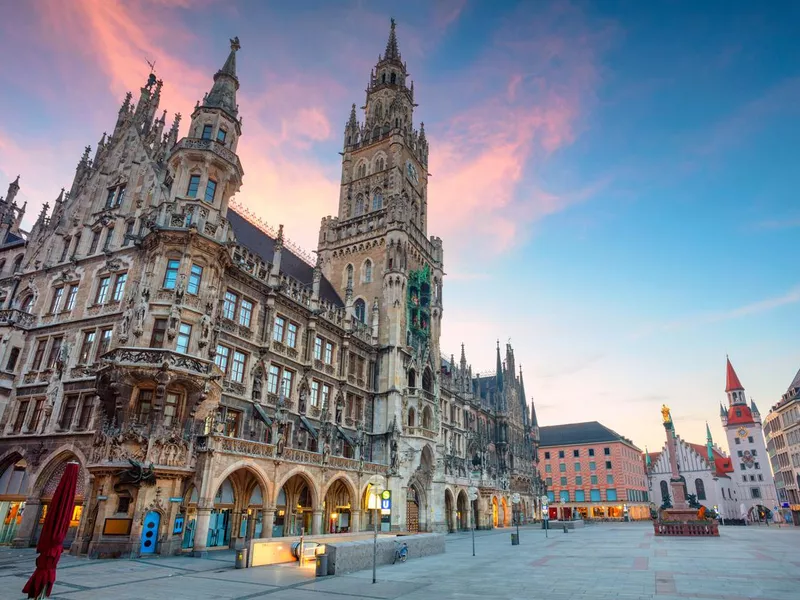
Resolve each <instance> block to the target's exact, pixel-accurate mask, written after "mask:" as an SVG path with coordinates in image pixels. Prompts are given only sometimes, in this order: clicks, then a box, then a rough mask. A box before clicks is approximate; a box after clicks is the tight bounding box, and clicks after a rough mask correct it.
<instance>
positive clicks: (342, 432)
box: [336, 425, 356, 447]
mask: <svg viewBox="0 0 800 600" xmlns="http://www.w3.org/2000/svg"><path fill="white" fill-rule="evenodd" d="M336 429H338V430H339V435H340V436H342V439H343V440H344V441H345V442H347V443H348V444H350V445H351V446H353V447H355V445H356V443H355V442H354V441H353V438H351V437H350V436H349V435H347V432H346V431H345V430H344V429H342V426H341V425H337V426H336Z"/></svg>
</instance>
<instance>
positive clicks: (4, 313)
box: [0, 308, 36, 329]
mask: <svg viewBox="0 0 800 600" xmlns="http://www.w3.org/2000/svg"><path fill="white" fill-rule="evenodd" d="M35 323H36V317H35V316H34V315H32V314H30V313H26V312H22V311H21V310H19V309H18V308H8V309H5V310H0V326H3V325H6V326H14V325H18V326H19V327H22V328H23V329H28V328H29V327H33V325H34V324H35Z"/></svg>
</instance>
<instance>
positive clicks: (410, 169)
mask: <svg viewBox="0 0 800 600" xmlns="http://www.w3.org/2000/svg"><path fill="white" fill-rule="evenodd" d="M406 172H407V173H408V178H409V179H410V180H411V181H413V182H414V183H419V175H418V174H417V168H416V167H415V166H414V165H413V164H412V162H411V161H408V162H407V163H406Z"/></svg>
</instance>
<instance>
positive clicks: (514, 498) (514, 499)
mask: <svg viewBox="0 0 800 600" xmlns="http://www.w3.org/2000/svg"><path fill="white" fill-rule="evenodd" d="M519 501H520V497H519V494H518V493H517V492H514V494H513V495H512V496H511V502H513V503H514V506H515V507H516V508H515V509H514V512H515V513H516V517H515V520H516V522H517V542H519Z"/></svg>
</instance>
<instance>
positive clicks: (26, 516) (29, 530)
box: [11, 498, 42, 548]
mask: <svg viewBox="0 0 800 600" xmlns="http://www.w3.org/2000/svg"><path fill="white" fill-rule="evenodd" d="M41 503H42V501H41V500H39V498H27V499H26V500H25V511H24V512H23V513H22V522H21V523H20V524H19V529H17V535H16V536H15V537H14V539H13V540H12V541H11V546H12V547H13V548H29V547H30V546H31V541H32V538H33V530H34V528H35V527H36V522H37V521H38V520H39V506H40V505H41Z"/></svg>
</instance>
